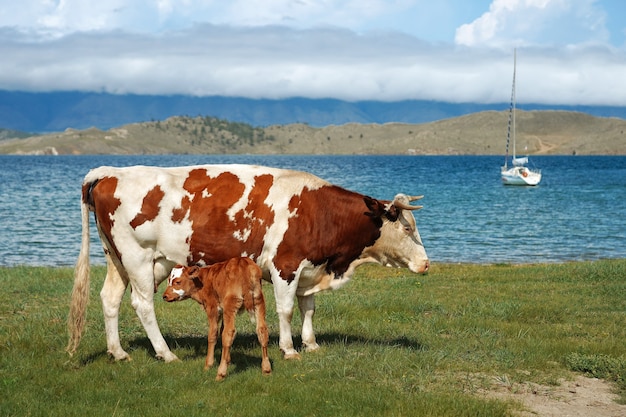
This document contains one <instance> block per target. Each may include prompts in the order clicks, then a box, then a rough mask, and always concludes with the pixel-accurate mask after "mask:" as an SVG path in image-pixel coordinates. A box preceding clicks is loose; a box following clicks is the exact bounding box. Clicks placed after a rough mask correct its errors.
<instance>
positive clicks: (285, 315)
mask: <svg viewBox="0 0 626 417" xmlns="http://www.w3.org/2000/svg"><path fill="white" fill-rule="evenodd" d="M273 284H274V296H275V298H276V313H277V314H278V323H279V332H280V336H279V339H278V346H279V347H280V350H281V352H283V357H284V358H285V359H300V354H299V353H298V352H297V351H296V350H295V349H294V347H293V339H292V337H291V318H292V316H293V302H294V299H295V297H296V288H297V287H298V285H297V282H295V281H292V282H291V284H288V283H287V282H286V281H285V280H283V279H282V278H280V277H278V278H277V279H273Z"/></svg>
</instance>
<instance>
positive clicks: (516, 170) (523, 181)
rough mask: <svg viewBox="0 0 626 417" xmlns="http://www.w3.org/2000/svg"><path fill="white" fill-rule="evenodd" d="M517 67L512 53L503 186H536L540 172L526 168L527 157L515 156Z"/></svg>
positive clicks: (502, 175)
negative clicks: (511, 80) (511, 86)
mask: <svg viewBox="0 0 626 417" xmlns="http://www.w3.org/2000/svg"><path fill="white" fill-rule="evenodd" d="M516 67H517V51H514V52H513V88H512V91H511V107H510V108H509V124H508V128H507V134H506V154H505V155H504V165H503V166H502V167H501V171H500V174H501V177H502V183H503V184H504V185H537V184H539V182H540V181H541V170H539V169H531V168H529V167H528V166H527V164H528V156H525V157H522V158H518V157H517V155H516V154H515V72H516ZM511 141H512V142H513V156H512V158H511V166H510V167H509V165H508V161H509V143H510V142H511Z"/></svg>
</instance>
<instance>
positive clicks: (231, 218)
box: [67, 165, 429, 361]
mask: <svg viewBox="0 0 626 417" xmlns="http://www.w3.org/2000/svg"><path fill="white" fill-rule="evenodd" d="M418 198H420V197H408V196H406V195H404V194H398V195H397V196H396V197H395V199H394V200H393V201H381V200H376V199H374V198H371V197H368V196H364V195H362V194H358V193H356V192H352V191H348V190H346V189H343V188H341V187H338V186H335V185H332V184H330V183H328V182H326V181H324V180H322V179H320V178H318V177H316V176H314V175H311V174H308V173H304V172H298V171H292V170H283V169H277V168H269V167H262V166H256V165H200V166H190V167H174V168H159V167H148V166H135V167H126V168H114V167H100V168H96V169H94V170H92V171H90V172H89V173H88V174H87V175H86V177H85V180H84V182H83V187H82V205H81V212H82V245H81V251H80V254H79V257H78V261H77V263H76V270H75V279H74V289H73V291H72V304H71V309H70V315H69V320H68V322H69V326H68V327H69V331H70V340H69V343H68V347H67V349H68V352H70V353H73V352H75V350H76V348H77V346H78V344H79V342H80V338H81V335H82V332H83V327H84V322H85V310H86V303H87V299H88V294H89V213H88V212H89V211H92V212H94V216H95V220H96V225H97V228H98V232H99V234H100V238H101V240H102V243H103V246H104V252H105V257H106V261H107V274H106V278H105V281H104V286H103V288H102V291H101V292H100V297H101V299H102V304H103V310H104V321H105V329H106V338H107V348H108V352H109V353H110V354H111V355H112V356H113V357H114V358H115V359H118V360H121V359H128V358H129V356H128V354H127V353H126V352H125V351H124V350H123V349H122V346H121V344H120V339H119V332H118V315H119V308H120V303H121V301H122V297H123V295H124V292H125V290H126V287H127V286H128V284H130V286H131V304H132V306H133V307H134V309H135V310H136V312H137V315H138V316H139V319H140V320H141V323H142V324H143V326H144V328H145V330H146V333H147V334H148V338H149V339H150V341H151V343H152V345H153V347H154V350H155V352H156V355H157V357H158V358H162V359H164V360H165V361H172V360H175V359H176V356H175V355H174V354H173V353H172V352H171V351H170V349H169V348H168V346H167V344H166V343H165V340H164V339H163V336H162V335H161V331H160V329H159V326H158V324H157V321H156V316H155V312H154V292H155V289H156V287H157V286H158V285H159V283H161V282H162V281H163V280H164V279H165V278H166V277H167V276H168V275H169V273H170V271H171V269H172V267H173V266H174V265H176V264H182V265H192V264H206V265H210V264H213V263H216V262H221V261H224V260H227V259H230V258H234V257H240V256H247V257H250V258H252V259H253V260H254V261H255V262H256V263H257V264H258V265H259V266H260V267H261V269H262V270H263V274H264V278H265V279H267V280H270V281H271V282H272V283H273V287H274V294H275V299H276V312H277V314H278V318H279V326H280V329H279V331H280V336H279V346H280V349H281V350H282V352H283V354H284V356H285V358H287V359H289V358H298V357H299V354H298V352H297V351H296V350H295V349H294V346H293V341H292V336H291V317H292V313H293V307H294V301H295V298H296V297H297V298H298V305H299V307H300V312H301V316H302V334H301V335H302V342H303V345H304V348H305V350H307V351H310V350H315V349H318V348H319V346H318V344H317V343H316V340H315V334H314V333H313V322H312V320H313V314H314V311H315V299H314V294H315V293H317V292H319V291H322V290H326V289H336V288H339V287H341V286H342V285H343V284H345V283H346V282H347V281H348V280H349V279H350V278H351V276H352V274H353V273H354V270H355V268H356V267H357V266H359V265H361V264H364V263H366V262H377V263H380V264H382V265H387V266H393V267H408V268H409V269H410V270H411V271H413V272H416V273H423V272H426V271H427V270H428V265H429V261H428V258H427V256H426V252H425V250H424V246H423V245H422V241H421V238H420V235H419V233H418V230H417V227H416V225H415V218H414V217H413V214H412V212H411V210H416V209H419V208H421V206H411V205H410V202H411V201H413V200H416V199H418Z"/></svg>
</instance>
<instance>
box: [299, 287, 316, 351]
mask: <svg viewBox="0 0 626 417" xmlns="http://www.w3.org/2000/svg"><path fill="white" fill-rule="evenodd" d="M298 307H299V308H300V315H301V316H302V345H303V346H304V350H305V351H307V352H312V351H315V350H318V349H319V348H320V346H319V345H318V344H317V341H316V340H315V333H314V332H313V315H315V295H313V294H311V295H306V296H298Z"/></svg>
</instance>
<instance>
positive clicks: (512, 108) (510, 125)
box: [504, 49, 517, 169]
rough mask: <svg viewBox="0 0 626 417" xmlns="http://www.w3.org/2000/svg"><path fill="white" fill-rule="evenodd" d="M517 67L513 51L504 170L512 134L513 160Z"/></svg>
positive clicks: (515, 51)
mask: <svg viewBox="0 0 626 417" xmlns="http://www.w3.org/2000/svg"><path fill="white" fill-rule="evenodd" d="M516 66H517V50H516V49H514V50H513V86H512V87H511V103H510V105H509V123H508V125H507V132H506V152H505V154H504V169H506V168H507V166H508V165H507V161H508V159H509V142H510V140H511V132H513V159H515V68H516Z"/></svg>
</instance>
